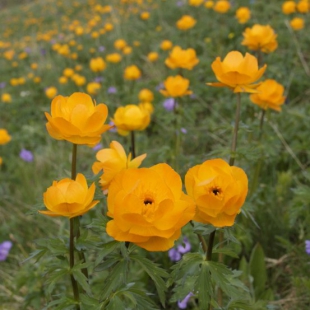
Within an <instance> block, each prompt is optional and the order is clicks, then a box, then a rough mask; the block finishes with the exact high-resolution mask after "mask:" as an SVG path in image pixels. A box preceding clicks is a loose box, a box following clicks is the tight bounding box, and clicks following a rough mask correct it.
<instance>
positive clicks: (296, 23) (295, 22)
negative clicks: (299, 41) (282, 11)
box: [290, 17, 305, 30]
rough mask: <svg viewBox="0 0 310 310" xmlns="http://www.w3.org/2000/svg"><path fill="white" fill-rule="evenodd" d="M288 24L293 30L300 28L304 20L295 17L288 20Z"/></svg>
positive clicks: (302, 26)
mask: <svg viewBox="0 0 310 310" xmlns="http://www.w3.org/2000/svg"><path fill="white" fill-rule="evenodd" d="M290 25H291V27H292V28H293V29H294V30H301V29H303V28H304V27H305V21H304V20H303V19H302V18H301V17H295V18H293V19H292V20H291V21H290Z"/></svg>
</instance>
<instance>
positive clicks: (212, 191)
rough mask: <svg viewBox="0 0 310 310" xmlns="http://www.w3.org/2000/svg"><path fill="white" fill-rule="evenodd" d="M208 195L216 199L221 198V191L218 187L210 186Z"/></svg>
mask: <svg viewBox="0 0 310 310" xmlns="http://www.w3.org/2000/svg"><path fill="white" fill-rule="evenodd" d="M209 193H210V194H212V195H214V196H216V197H217V198H222V196H223V191H222V189H221V188H220V187H219V186H212V187H211V188H210V189H209Z"/></svg>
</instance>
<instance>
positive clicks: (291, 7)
mask: <svg viewBox="0 0 310 310" xmlns="http://www.w3.org/2000/svg"><path fill="white" fill-rule="evenodd" d="M295 11H296V3H295V2H294V1H285V2H283V4H282V12H283V13H284V14H286V15H289V14H292V13H295Z"/></svg>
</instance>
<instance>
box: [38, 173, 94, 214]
mask: <svg viewBox="0 0 310 310" xmlns="http://www.w3.org/2000/svg"><path fill="white" fill-rule="evenodd" d="M94 194H95V183H93V184H92V185H91V186H90V187H89V188H88V185H87V181H86V178H85V176H84V175H83V174H81V173H78V175H77V176H76V179H75V180H72V179H69V178H66V179H62V180H60V181H54V182H53V185H52V186H50V187H49V188H48V189H47V190H46V192H45V193H44V194H43V200H44V205H45V206H46V208H47V209H48V210H46V211H45V210H40V211H39V213H41V214H45V215H48V216H65V217H68V218H73V217H76V216H80V215H83V214H85V213H86V212H87V211H89V210H90V209H92V208H93V207H94V206H95V205H96V204H97V203H98V202H99V200H93V199H94Z"/></svg>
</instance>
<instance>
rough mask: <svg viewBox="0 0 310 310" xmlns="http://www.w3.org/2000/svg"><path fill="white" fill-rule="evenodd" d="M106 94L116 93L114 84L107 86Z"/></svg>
mask: <svg viewBox="0 0 310 310" xmlns="http://www.w3.org/2000/svg"><path fill="white" fill-rule="evenodd" d="M107 92H108V94H116V93H117V89H116V87H114V86H110V87H109V88H108V91H107Z"/></svg>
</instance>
